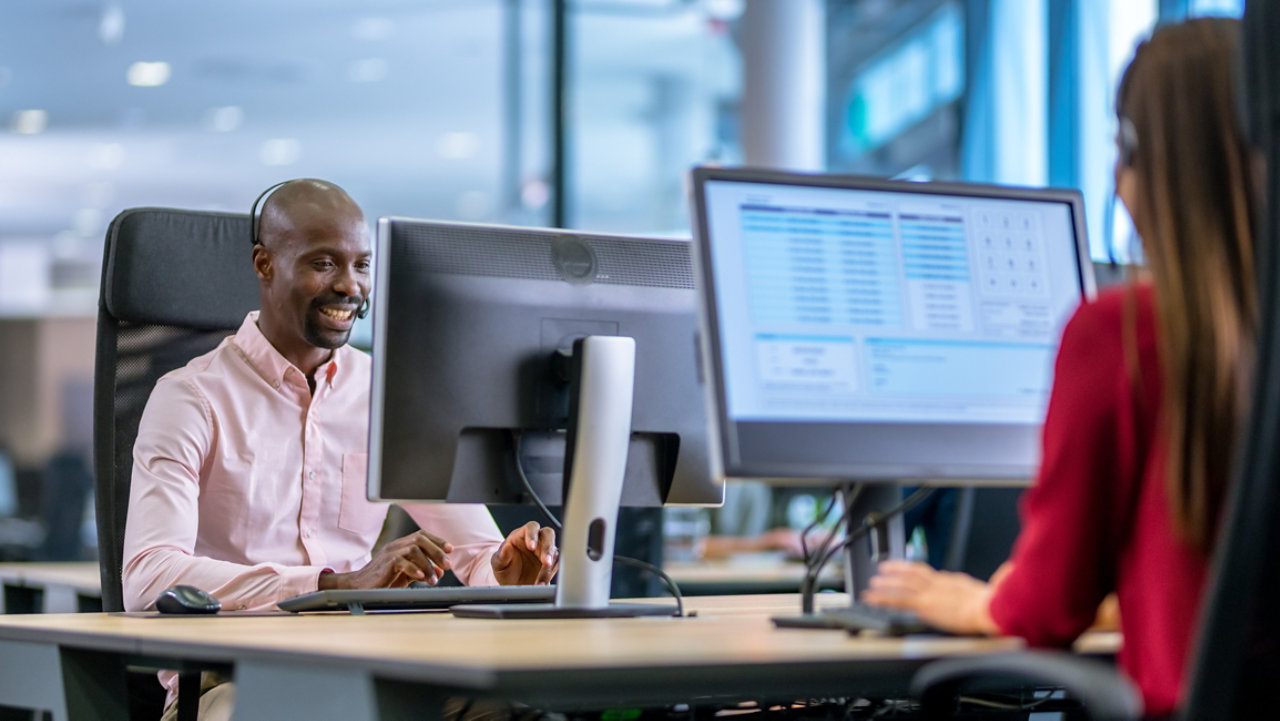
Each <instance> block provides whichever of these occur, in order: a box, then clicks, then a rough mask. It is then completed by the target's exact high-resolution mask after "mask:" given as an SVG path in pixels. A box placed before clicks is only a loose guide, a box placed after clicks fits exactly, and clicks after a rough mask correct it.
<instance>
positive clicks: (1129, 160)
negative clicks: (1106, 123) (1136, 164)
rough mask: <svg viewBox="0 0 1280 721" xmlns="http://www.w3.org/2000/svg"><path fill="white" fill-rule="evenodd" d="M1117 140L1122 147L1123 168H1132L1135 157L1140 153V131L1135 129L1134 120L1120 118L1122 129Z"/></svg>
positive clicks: (1121, 162) (1121, 163)
mask: <svg viewBox="0 0 1280 721" xmlns="http://www.w3.org/2000/svg"><path fill="white" fill-rule="evenodd" d="M1116 139H1117V142H1118V143H1119V146H1120V165H1121V167H1125V168H1128V167H1132V166H1133V160H1134V156H1135V155H1137V153H1138V129H1137V128H1135V127H1134V125H1133V121H1132V120H1130V119H1128V118H1126V117H1124V116H1121V117H1120V128H1119V131H1118V135H1117V136H1116Z"/></svg>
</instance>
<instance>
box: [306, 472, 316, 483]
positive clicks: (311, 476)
mask: <svg viewBox="0 0 1280 721" xmlns="http://www.w3.org/2000/svg"><path fill="white" fill-rule="evenodd" d="M307 478H310V479H311V480H313V481H314V480H315V479H316V472H315V471H312V472H310V473H308V474H307Z"/></svg>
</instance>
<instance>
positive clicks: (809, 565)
mask: <svg viewBox="0 0 1280 721" xmlns="http://www.w3.org/2000/svg"><path fill="white" fill-rule="evenodd" d="M862 488H863V486H862V484H860V483H859V484H853V485H851V486H848V487H847V490H845V489H841V490H838V491H836V492H834V493H832V494H831V501H830V505H834V504H835V501H836V499H837V498H839V497H840V496H846V497H845V499H844V508H843V509H842V510H841V512H840V517H839V518H838V519H836V522H835V523H834V524H832V526H831V530H829V531H827V536H826V538H824V539H822V543H821V544H819V545H818V547H817V548H816V549H814V550H815V553H814V555H813V558H806V559H805V569H804V576H803V577H802V578H801V580H800V610H801V611H802V612H803V613H806V614H809V613H813V594H814V593H815V592H816V591H817V587H818V576H819V575H820V574H821V573H822V566H823V565H825V561H823V560H822V559H824V558H826V557H827V551H828V549H830V548H831V544H833V543H835V539H836V537H837V536H839V535H840V533H841V532H842V531H843V529H845V528H847V527H848V525H849V517H850V516H852V515H853V509H854V505H855V504H856V503H857V501H858V497H859V496H861V495H862Z"/></svg>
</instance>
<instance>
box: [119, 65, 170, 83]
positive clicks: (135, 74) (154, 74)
mask: <svg viewBox="0 0 1280 721" xmlns="http://www.w3.org/2000/svg"><path fill="white" fill-rule="evenodd" d="M125 78H126V79H128V81H129V84H130V85H136V86H137V87H140V88H154V87H157V86H160V85H164V84H165V83H167V82H169V63H166V62H155V63H148V62H142V61H139V62H136V63H134V64H133V65H130V66H129V71H128V72H127V73H125Z"/></svg>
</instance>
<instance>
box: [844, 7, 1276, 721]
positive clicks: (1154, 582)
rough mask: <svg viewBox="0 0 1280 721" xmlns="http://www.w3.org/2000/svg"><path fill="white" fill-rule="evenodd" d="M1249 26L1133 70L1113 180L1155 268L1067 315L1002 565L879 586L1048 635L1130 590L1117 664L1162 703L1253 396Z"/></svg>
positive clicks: (1210, 28)
mask: <svg viewBox="0 0 1280 721" xmlns="http://www.w3.org/2000/svg"><path fill="white" fill-rule="evenodd" d="M1239 42H1240V24H1239V22H1237V21H1234V20H1227V19H1221V18H1213V19H1209V18H1204V19H1196V20H1190V21H1187V22H1185V23H1181V24H1178V25H1171V26H1166V27H1162V28H1160V29H1158V30H1156V31H1155V33H1154V34H1153V35H1152V36H1151V38H1150V39H1149V40H1147V41H1145V42H1144V43H1142V44H1141V45H1140V46H1139V47H1138V49H1137V51H1136V53H1135V55H1134V58H1133V61H1132V62H1131V63H1130V65H1129V67H1128V69H1127V70H1126V71H1125V74H1124V77H1123V79H1122V81H1121V83H1120V88H1119V92H1118V94H1117V99H1116V111H1117V116H1118V117H1117V120H1118V128H1119V132H1118V134H1117V143H1118V144H1119V150H1120V152H1119V157H1118V159H1117V162H1116V169H1115V173H1116V189H1117V194H1118V195H1119V197H1120V199H1121V200H1122V201H1123V202H1124V204H1125V206H1126V208H1128V211H1129V214H1130V216H1131V217H1132V218H1133V222H1134V226H1135V228H1136V229H1137V231H1138V234H1139V235H1140V236H1141V238H1142V248H1143V254H1144V256H1145V259H1146V268H1145V269H1144V271H1143V272H1142V273H1141V274H1140V275H1139V276H1138V277H1136V278H1135V280H1134V281H1133V282H1132V283H1130V284H1128V285H1127V286H1125V287H1122V288H1118V289H1113V290H1109V291H1106V292H1104V293H1101V294H1100V295H1099V297H1098V298H1097V299H1096V300H1094V301H1091V302H1088V303H1086V304H1084V305H1083V306H1081V308H1080V309H1079V310H1077V312H1076V313H1075V315H1074V316H1073V317H1072V319H1071V321H1070V322H1069V323H1068V324H1067V327H1066V329H1065V330H1064V333H1063V338H1062V344H1061V347H1060V350H1059V354H1058V359H1057V362H1056V365H1055V376H1054V387H1053V392H1052V394H1051V398H1050V401H1049V410H1048V414H1047V417H1046V420H1045V426H1044V439H1043V442H1044V452H1043V458H1042V461H1041V468H1040V473H1039V476H1038V478H1037V480H1036V483H1035V484H1034V485H1033V486H1032V487H1031V488H1030V489H1029V490H1028V491H1027V493H1026V495H1025V496H1024V498H1023V505H1022V515H1023V529H1022V533H1021V535H1020V536H1019V538H1018V541H1017V543H1016V544H1015V546H1014V550H1013V555H1012V557H1011V559H1010V562H1009V563H1008V564H1006V566H1005V567H1004V568H1002V570H1001V571H1000V572H998V573H997V575H996V576H995V577H993V579H992V582H990V583H983V582H981V581H978V580H976V579H973V578H971V577H969V576H965V575H963V574H956V573H944V572H939V571H934V570H932V569H930V568H929V567H927V566H924V565H922V564H914V563H905V562H889V563H885V564H882V566H881V569H880V573H879V575H878V576H876V577H875V578H874V579H873V581H872V584H871V588H870V590H869V591H868V592H867V593H866V600H867V601H868V602H870V603H874V604H879V605H885V606H893V607H898V608H907V609H911V610H914V611H916V612H917V613H918V614H919V615H920V616H921V617H922V618H924V619H925V620H926V621H929V622H931V623H933V624H935V625H937V626H940V627H943V628H948V629H952V630H955V631H960V632H966V633H992V634H995V633H999V634H1005V635H1014V636H1021V637H1023V638H1025V639H1027V641H1028V642H1029V643H1031V644H1032V645H1036V646H1065V645H1068V644H1070V643H1071V642H1072V641H1073V640H1074V639H1075V638H1076V637H1077V636H1079V634H1080V633H1082V632H1083V631H1084V630H1085V629H1086V628H1088V627H1089V626H1090V624H1091V623H1092V622H1093V620H1094V617H1095V613H1096V612H1097V609H1098V606H1099V604H1100V602H1102V600H1103V599H1104V597H1106V596H1107V595H1108V594H1111V593H1115V594H1116V597H1117V599H1118V605H1119V609H1120V625H1121V630H1122V631H1123V633H1124V648H1123V650H1122V651H1121V653H1120V659H1119V661H1120V666H1121V667H1122V668H1123V669H1124V671H1125V672H1127V673H1128V674H1129V675H1130V677H1131V678H1133V680H1134V681H1135V682H1136V683H1137V685H1138V687H1139V688H1140V689H1141V691H1142V693H1143V696H1144V699H1145V701H1146V712H1147V713H1148V714H1150V715H1163V714H1167V713H1169V712H1171V711H1172V710H1174V709H1175V708H1176V707H1177V705H1178V704H1179V702H1180V700H1181V695H1182V689H1183V676H1184V671H1185V667H1186V665H1187V660H1188V657H1189V654H1190V645H1191V642H1192V638H1193V634H1194V630H1195V626H1196V622H1197V616H1198V613H1199V609H1200V604H1201V597H1202V595H1203V591H1204V588H1205V581H1206V576H1207V573H1208V567H1209V558H1210V553H1211V552H1212V549H1213V546H1214V543H1215V540H1216V538H1217V531H1218V524H1219V521H1220V517H1221V515H1222V508H1223V504H1224V500H1225V498H1226V496H1227V492H1226V491H1227V486H1228V484H1229V482H1230V480H1231V477H1232V474H1231V465H1232V460H1233V457H1234V454H1235V451H1236V445H1237V440H1238V439H1239V437H1240V435H1241V431H1242V428H1243V425H1244V423H1245V417H1246V413H1247V410H1248V395H1249V388H1250V380H1251V377H1252V371H1253V361H1254V355H1255V352H1254V351H1255V349H1254V336H1255V331H1256V327H1257V314H1258V310H1257V308H1258V300H1257V291H1256V286H1255V279H1254V267H1253V266H1254V249H1253V237H1254V232H1253V231H1254V221H1255V202H1256V197H1255V193H1254V188H1253V182H1252V179H1253V177H1254V173H1253V167H1252V162H1253V160H1252V157H1253V156H1252V153H1251V150H1250V148H1249V147H1248V144H1247V142H1246V141H1245V139H1244V138H1243V137H1242V135H1241V132H1240V128H1239V123H1238V118H1237V113H1236V107H1237V105H1236V98H1235V93H1236V77H1235V76H1236V74H1235V69H1234V64H1235V62H1236V55H1237V50H1238V47H1239ZM976 522H981V519H976Z"/></svg>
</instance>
